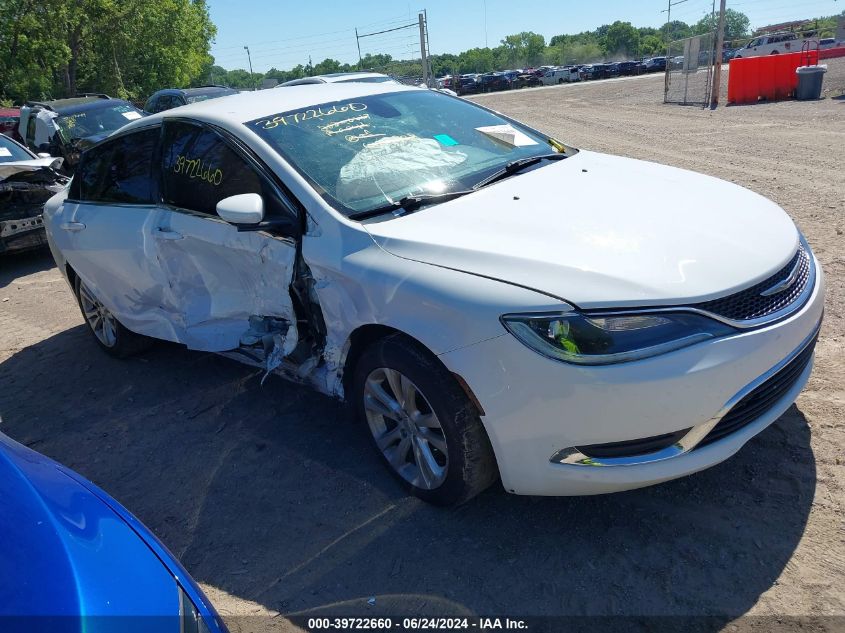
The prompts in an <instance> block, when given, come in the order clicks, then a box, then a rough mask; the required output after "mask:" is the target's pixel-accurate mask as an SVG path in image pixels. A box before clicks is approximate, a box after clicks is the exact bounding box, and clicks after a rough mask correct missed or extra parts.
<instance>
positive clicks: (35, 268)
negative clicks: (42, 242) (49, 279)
mask: <svg viewBox="0 0 845 633" xmlns="http://www.w3.org/2000/svg"><path fill="white" fill-rule="evenodd" d="M55 266H56V262H54V261H53V256H52V255H51V254H50V251H49V250H48V249H47V248H39V249H36V250H32V251H24V252H22V253H11V254H6V255H0V288H5V287H6V286H8V285H9V284H11V283H12V282H13V281H15V280H16V279H20V278H21V277H25V276H26V275H31V274H33V273H38V272H42V271H44V270H49V269H50V268H55Z"/></svg>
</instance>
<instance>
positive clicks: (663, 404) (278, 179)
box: [44, 83, 824, 504]
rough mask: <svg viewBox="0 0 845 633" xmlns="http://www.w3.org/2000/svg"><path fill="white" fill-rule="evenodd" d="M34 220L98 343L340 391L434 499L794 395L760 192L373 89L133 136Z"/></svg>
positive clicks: (631, 460)
mask: <svg viewBox="0 0 845 633" xmlns="http://www.w3.org/2000/svg"><path fill="white" fill-rule="evenodd" d="M562 184H563V185H564V186H561V185H562ZM561 191H565V192H566V195H561V193H560V192H561ZM714 200H716V201H718V203H714ZM681 201H683V202H681ZM44 219H45V224H46V226H47V232H48V237H49V241H50V245H51V248H52V250H53V254H54V256H55V258H56V262H57V263H58V265H59V267H60V269H61V270H62V271H63V272H64V273H65V274H66V276H67V279H68V281H69V283H70V284H71V286H72V287H73V289H74V291H75V292H76V294H77V297H78V299H79V303H80V306H81V309H82V312H83V315H84V316H85V319H86V320H87V322H88V324H89V325H90V326H91V331H92V333H93V334H94V336H95V338H96V340H97V342H98V343H99V345H100V346H101V347H103V348H104V349H105V350H106V351H108V352H110V353H112V354H116V355H125V354H128V353H132V352H136V351H138V350H140V349H142V348H143V347H145V346H146V345H147V344H148V343H149V341H150V340H151V339H164V340H168V341H174V342H177V343H182V344H184V345H186V346H187V347H189V348H191V349H196V350H206V351H212V352H219V353H221V354H225V355H227V356H229V357H231V358H235V359H237V360H240V361H243V362H245V363H249V364H252V365H255V366H258V367H262V368H264V370H265V371H266V372H273V373H277V374H281V375H283V376H286V377H288V378H290V379H294V380H298V381H301V382H307V383H309V384H311V385H313V386H314V387H315V388H317V389H318V390H319V391H321V392H323V393H326V394H330V395H332V396H336V397H339V398H345V399H347V400H348V401H350V402H351V403H352V404H353V405H354V406H355V408H356V410H357V412H358V414H359V415H360V418H361V420H362V421H363V422H364V424H365V426H366V428H368V429H369V432H371V433H372V435H373V438H374V444H375V446H376V447H377V448H378V450H379V452H380V453H381V454H382V455H383V457H384V459H385V462H386V463H387V464H388V465H389V467H390V468H391V469H392V471H393V472H394V473H396V474H397V475H398V476H399V477H400V478H401V480H402V481H403V482H405V483H406V484H407V486H408V487H409V488H410V490H411V491H412V492H413V493H414V494H416V495H418V496H420V497H422V498H424V499H426V500H429V501H432V502H436V503H443V504H448V503H458V502H461V501H464V500H466V499H468V498H470V497H472V496H473V495H475V494H477V493H478V492H480V491H481V490H483V489H484V488H486V487H487V486H489V485H490V484H491V483H492V482H494V481H495V480H496V479H497V478H501V481H502V483H503V485H504V487H505V489H506V490H508V491H510V492H514V493H518V494H537V495H572V494H595V493H603V492H611V491H616V490H625V489H629V488H635V487H639V486H645V485H649V484H653V483H657V482H660V481H665V480H667V479H671V478H674V477H679V476H682V475H686V474H689V473H692V472H695V471H698V470H701V469H703V468H706V467H708V466H711V465H713V464H716V463H718V462H720V461H722V460H724V459H726V458H727V457H729V456H730V455H732V454H733V453H735V452H736V451H737V450H739V448H740V447H741V446H742V445H743V444H745V442H747V441H748V440H749V439H750V438H751V437H753V436H754V435H755V434H757V433H759V432H760V431H761V430H763V429H764V428H765V427H766V426H768V425H769V424H770V423H772V422H773V421H774V420H775V419H776V418H778V417H779V416H780V415H781V414H782V413H783V412H784V411H785V410H786V409H787V408H788V407H789V406H790V404H791V403H792V402H793V401H794V400H795V398H796V397H797V395H798V393H799V391H800V390H801V389H802V387H803V385H804V384H805V383H806V381H807V379H808V377H809V374H810V371H811V367H812V356H813V348H814V345H815V338H816V336H817V333H818V329H819V326H820V321H821V318H822V304H823V294H824V292H823V277H822V272H821V269H820V268H819V266H818V264H817V262H816V260H815V258H814V256H813V254H812V252H811V250H810V248H809V246H808V245H807V243H806V241H805V240H804V238H803V237H802V236H801V234H800V233H799V232H798V230H797V229H796V227H795V225H794V224H793V223H792V221H791V220H790V219H789V217H788V216H787V215H786V214H785V213H784V212H783V210H781V209H780V208H779V207H778V206H776V205H775V204H774V203H772V202H770V201H769V200H766V199H765V198H762V197H760V196H758V195H756V194H754V193H752V192H750V191H747V190H744V189H742V188H740V187H738V186H735V185H732V184H730V183H726V182H723V181H720V180H716V179H714V178H709V177H705V176H701V175H697V174H694V173H691V172H686V171H683V170H679V169H674V168H670V167H663V166H659V165H655V164H652V163H645V162H639V161H634V160H629V159H623V158H617V157H613V156H607V155H601V154H596V153H592V152H587V151H580V152H579V151H577V150H575V149H573V148H570V147H568V146H566V145H564V144H562V143H560V142H559V141H556V140H554V139H551V138H549V137H548V136H546V135H544V134H542V133H540V132H537V131H535V130H532V129H531V128H529V127H527V126H524V125H522V124H520V123H518V122H516V121H513V120H511V119H508V118H506V117H504V116H503V115H500V114H497V113H495V112H491V111H489V110H487V109H484V108H482V107H480V106H478V105H475V104H473V103H470V102H467V101H464V100H461V99H455V98H452V97H449V96H446V95H443V94H439V93H437V92H433V91H429V90H421V89H417V88H410V87H401V86H397V85H395V84H386V83H384V84H360V83H344V84H326V85H318V86H313V85H311V86H309V85H305V86H294V87H289V88H286V89H285V90H267V91H263V92H259V93H248V94H242V95H236V96H230V97H224V98H221V99H217V100H213V101H206V102H203V103H197V104H193V105H188V106H185V107H182V108H179V109H177V110H171V111H167V112H164V113H161V114H158V115H154V116H151V117H148V118H145V119H142V120H138V121H135V122H133V123H131V124H130V125H128V126H126V127H125V128H123V129H122V130H120V131H119V132H117V133H116V134H115V135H113V136H112V137H110V138H109V139H107V140H105V141H104V142H102V143H100V144H99V145H97V146H95V147H94V148H92V149H90V150H88V151H86V152H85V153H84V155H83V158H82V162H81V164H80V166H79V168H78V170H77V172H76V175H75V176H74V178H73V180H72V183H71V186H70V187H69V189H68V190H66V191H65V192H64V193H62V194H59V195H57V196H56V197H54V198H53V199H52V200H50V201H49V203H48V204H47V206H46V209H45V213H44ZM265 388H269V383H268V386H267V387H265Z"/></svg>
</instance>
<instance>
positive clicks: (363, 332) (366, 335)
mask: <svg viewBox="0 0 845 633" xmlns="http://www.w3.org/2000/svg"><path fill="white" fill-rule="evenodd" d="M390 336H400V337H402V338H404V339H405V340H407V341H409V342H411V343H412V344H414V345H415V346H417V347H418V348H419V349H420V350H422V351H424V352H425V354H426V356H428V357H429V358H430V359H431V360H432V361H434V362H435V363H437V364H438V365H440V366H441V367H442V368H443V369H444V371H446V372H448V373H449V374H450V375H451V376H452V377H453V379H454V380H455V382H456V383H457V385H458V386H459V387H460V389H461V390H462V391H463V392H464V393H465V394H466V396H467V398H468V399H469V401H470V402H471V403H472V405H473V406H474V407H475V409H476V410H477V411H478V414H479V415H481V416H483V415H485V412H484V407H482V406H481V403H480V402H479V401H478V398H477V397H476V395H475V393H473V391H472V389H471V388H470V386H469V384H467V381H466V380H464V378H463V376H461V375H460V374H457V373H455V372H453V371H451V370H450V369H449V368H448V367H446V365H445V364H444V363H443V361H442V360H440V358H439V357H438V356H437V354H435V353H434V352H432V351H431V350H430V349H429V348H428V347H427V346H426V345H425V344H424V343H423V342H422V341H420V340H419V339H417V338H415V337H413V336H411V335H410V334H407V333H406V332H403V331H402V330H399V329H397V328H394V327H391V326H389V325H384V324H380V323H368V324H365V325H361V326H359V327H358V328H356V329H355V330H353V332H352V333H351V334H350V335H349V338H348V339H347V342H346V345H345V346H344V354H343V359H342V362H341V365H340V368H341V376H340V381H339V383H340V385H341V386H342V388H343V398H344V400H347V402H348V395H349V394H350V393H351V392H352V380H353V376H354V374H355V366H356V365H357V364H358V360H359V359H360V358H361V355H362V354H363V353H364V351H365V350H366V349H367V348H368V347H370V346H371V345H373V344H374V343H376V342H378V341H380V340H383V339H385V338H388V337H390Z"/></svg>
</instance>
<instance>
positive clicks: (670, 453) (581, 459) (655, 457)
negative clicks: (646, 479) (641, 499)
mask: <svg viewBox="0 0 845 633" xmlns="http://www.w3.org/2000/svg"><path fill="white" fill-rule="evenodd" d="M821 325H822V324H821V321H819V323H818V325H816V327H815V328H813V332H812V334H810V335H809V336H808V337H807V338H806V339H804V341H802V343H801V345H799V346H798V347H797V348H796V349H795V350H794V351H793V352H792V353H791V354H790V355H789V356H787V357H786V358H784V359H783V360H782V361H780V362H779V363H778V364H777V365H775V366H774V367H772V368H771V369H769V370H768V371H767V372H765V373H764V374H762V375H761V376H758V377H757V378H756V379H755V380H753V381H752V382H750V383H749V384H747V385H746V386H745V387H743V388H742V389H741V390H740V391H739V392H737V393H736V394H735V395H734V396H733V397H732V398H731V399H730V400H728V401H727V402H726V403H725V405H724V406H723V407H722V408H721V410H720V411H719V412H718V413H717V414H716V415H714V416H713V417H712V418H710V419H709V420H707V421H706V422H703V423H701V424H699V425H698V426H694V427H693V428H692V429H690V431H689V433H687V434H686V435H685V436H684V437H682V438H681V439H680V440H678V441H677V442H676V443H675V444H673V445H672V446H667V447H666V448H663V449H661V450H659V451H654V452H652V453H644V454H641V455H631V456H628V457H588V456H587V455H584V454H583V453H582V452H581V451H580V450H579V449H578V447H576V446H573V447H570V448H565V449H563V450H560V451H558V452H557V453H555V454H554V455H552V457H551V458H550V459H549V461H550V462H551V463H553V464H560V465H564V466H639V465H640V464H651V463H654V462H660V461H664V460H667V459H671V458H673V457H678V456H680V455H683V454H685V453H688V452H690V451H691V450H692V449H693V448H695V447H696V446H698V444H699V443H700V442H701V440H703V439H704V438H705V437H706V436H707V434H708V433H710V431H712V430H713V427H715V426H716V425H717V424H718V423H719V422H720V421H721V420H722V418H724V417H725V416H726V415H727V414H728V413H729V412H730V410H731V409H733V408H734V407H735V406H736V405H737V403H739V401H740V400H742V399H743V398H744V397H745V396H747V395H748V394H749V393H751V392H752V391H754V390H755V389H756V388H757V387H759V386H760V385H762V384H763V383H764V382H766V381H767V380H769V378H771V377H772V376H774V375H775V374H776V373H778V372H779V371H780V370H782V369H783V368H784V367H786V366H787V365H788V364H789V363H790V362H792V360H793V359H795V358H796V357H797V356H798V355H800V354H801V352H803V351H804V350H805V349H806V348H807V346H808V345H810V344H811V343H812V342H813V340H814V339H815V338H816V336H818V333H819V330H820V329H821ZM809 369H810V367H809V366H808V367H807V368H806V369H805V370H804V371H805V372H806V371H808V370H809ZM802 373H803V372H802Z"/></svg>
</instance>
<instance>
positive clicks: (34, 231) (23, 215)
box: [0, 135, 68, 254]
mask: <svg viewBox="0 0 845 633" xmlns="http://www.w3.org/2000/svg"><path fill="white" fill-rule="evenodd" d="M61 165H62V159H61V158H53V157H51V156H49V155H39V156H36V155H35V154H33V153H32V152H30V151H29V150H28V149H26V148H25V147H24V146H23V145H20V144H19V143H17V142H15V141H13V140H12V139H11V138H9V137H8V136H3V135H0V254H3V253H6V252H17V251H24V250H29V249H33V248H38V247H41V246H45V245H46V244H47V238H46V235H45V233H44V222H43V221H42V218H41V210H42V208H43V207H44V203H45V202H47V200H49V199H50V198H51V197H52V196H53V195H54V194H56V193H58V192H59V191H61V190H62V189H64V188H65V186H66V184H67V182H68V178H67V177H66V176H63V175H62V174H60V173H59V171H58V170H59V169H60V168H61Z"/></svg>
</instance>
